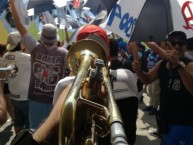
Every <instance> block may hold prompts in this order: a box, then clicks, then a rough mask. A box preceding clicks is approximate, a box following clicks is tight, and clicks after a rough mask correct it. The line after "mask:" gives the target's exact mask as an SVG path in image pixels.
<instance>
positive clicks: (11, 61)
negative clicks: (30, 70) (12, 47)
mask: <svg viewBox="0 0 193 145" xmlns="http://www.w3.org/2000/svg"><path fill="white" fill-rule="evenodd" d="M5 59H6V60H8V63H7V64H6V67H8V66H10V65H13V66H14V67H13V69H12V70H8V71H7V77H8V78H15V77H16V76H17V74H18V67H17V65H16V63H15V55H7V56H6V57H5Z"/></svg>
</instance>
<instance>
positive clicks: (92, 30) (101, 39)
mask: <svg viewBox="0 0 193 145" xmlns="http://www.w3.org/2000/svg"><path fill="white" fill-rule="evenodd" d="M86 38H87V39H93V40H95V41H97V42H98V43H99V44H101V45H102V46H104V50H105V53H106V55H107V56H108V57H109V54H110V53H109V52H110V50H109V38H108V36H107V33H106V31H105V30H104V29H103V28H101V27H99V26H96V25H93V24H88V25H86V26H84V27H83V28H82V29H81V30H80V31H79V32H78V35H77V37H76V40H77V41H79V40H82V39H86Z"/></svg>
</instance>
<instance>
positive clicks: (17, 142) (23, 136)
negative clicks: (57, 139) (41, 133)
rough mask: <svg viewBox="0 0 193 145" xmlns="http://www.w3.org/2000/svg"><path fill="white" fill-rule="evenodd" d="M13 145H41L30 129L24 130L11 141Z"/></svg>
mask: <svg viewBox="0 0 193 145" xmlns="http://www.w3.org/2000/svg"><path fill="white" fill-rule="evenodd" d="M11 145H40V144H39V143H38V142H37V141H35V140H34V139H33V137H32V132H31V131H30V130H23V131H21V133H19V134H18V135H17V136H15V137H14V139H13V140H12V142H11Z"/></svg>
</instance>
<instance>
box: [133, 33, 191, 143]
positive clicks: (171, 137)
mask: <svg viewBox="0 0 193 145" xmlns="http://www.w3.org/2000/svg"><path fill="white" fill-rule="evenodd" d="M186 40H187V38H186V34H185V33H184V32H182V31H173V32H171V33H170V34H169V35H168V38H167V42H166V44H167V47H168V50H166V54H165V58H166V59H164V60H161V61H160V62H158V63H157V64H156V65H155V66H154V68H153V69H152V70H151V71H149V72H148V73H145V72H143V71H142V70H141V69H140V63H139V62H138V61H134V62H133V64H132V66H133V69H134V71H135V72H136V73H137V75H138V77H139V79H140V80H141V81H142V82H143V83H146V84H149V83H152V82H153V81H155V80H156V79H159V80H160V114H159V116H160V118H161V119H160V124H159V129H160V131H161V137H162V139H163V143H164V145H182V144H184V145H193V62H192V61H191V60H190V59H188V58H187V57H184V54H185V52H186V46H187V44H186Z"/></svg>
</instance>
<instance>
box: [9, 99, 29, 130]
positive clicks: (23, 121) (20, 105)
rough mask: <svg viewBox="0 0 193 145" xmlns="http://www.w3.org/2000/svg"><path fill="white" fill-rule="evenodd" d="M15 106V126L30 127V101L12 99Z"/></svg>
mask: <svg viewBox="0 0 193 145" xmlns="http://www.w3.org/2000/svg"><path fill="white" fill-rule="evenodd" d="M11 102H12V105H13V107H14V115H15V120H14V126H15V127H25V128H26V129H29V126H30V125H29V101H28V100H27V101H16V100H11Z"/></svg>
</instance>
